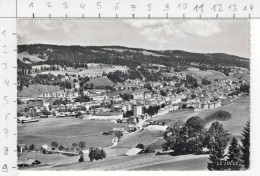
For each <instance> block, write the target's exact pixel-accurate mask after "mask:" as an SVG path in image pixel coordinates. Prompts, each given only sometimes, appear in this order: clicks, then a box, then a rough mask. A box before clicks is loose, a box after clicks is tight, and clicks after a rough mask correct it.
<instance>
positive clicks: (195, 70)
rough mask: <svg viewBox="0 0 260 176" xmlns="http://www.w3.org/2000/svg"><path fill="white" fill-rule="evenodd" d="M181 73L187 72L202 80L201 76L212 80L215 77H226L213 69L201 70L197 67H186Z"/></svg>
mask: <svg viewBox="0 0 260 176" xmlns="http://www.w3.org/2000/svg"><path fill="white" fill-rule="evenodd" d="M182 73H183V74H185V75H186V74H189V75H192V76H194V77H195V78H196V79H198V80H200V81H201V80H202V79H203V78H206V79H207V80H209V81H211V82H212V81H214V80H215V79H218V80H222V79H227V76H226V75H224V74H223V73H221V72H219V71H215V70H206V71H202V70H200V69H198V68H188V69H187V70H185V71H183V72H182Z"/></svg>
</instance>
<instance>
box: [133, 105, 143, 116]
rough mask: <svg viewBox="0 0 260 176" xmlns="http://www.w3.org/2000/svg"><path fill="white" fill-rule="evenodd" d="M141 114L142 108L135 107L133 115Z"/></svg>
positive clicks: (139, 106)
mask: <svg viewBox="0 0 260 176" xmlns="http://www.w3.org/2000/svg"><path fill="white" fill-rule="evenodd" d="M142 114H143V107H142V106H141V105H135V106H134V108H133V115H134V116H139V115H142Z"/></svg>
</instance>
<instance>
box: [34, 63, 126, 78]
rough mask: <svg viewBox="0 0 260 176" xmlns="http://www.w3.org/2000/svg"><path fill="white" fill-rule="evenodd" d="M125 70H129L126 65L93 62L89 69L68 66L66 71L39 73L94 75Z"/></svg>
mask: <svg viewBox="0 0 260 176" xmlns="http://www.w3.org/2000/svg"><path fill="white" fill-rule="evenodd" d="M117 70H119V71H125V70H128V68H127V67H124V66H116V65H112V67H110V66H100V65H99V64H93V65H91V66H89V67H88V69H84V68H77V69H74V68H71V67H68V68H67V70H66V71H45V72H41V73H39V74H49V73H51V74H53V75H56V76H57V75H58V74H60V75H65V74H66V73H67V74H69V75H70V74H75V75H80V76H89V75H93V74H102V73H103V72H115V71H117ZM35 75H36V74H32V76H35Z"/></svg>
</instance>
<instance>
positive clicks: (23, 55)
mask: <svg viewBox="0 0 260 176" xmlns="http://www.w3.org/2000/svg"><path fill="white" fill-rule="evenodd" d="M17 57H18V59H19V60H20V61H22V62H24V63H27V64H31V63H33V62H41V61H44V59H41V58H39V57H38V56H34V55H30V54H29V53H28V52H22V53H19V54H18V55H17ZM23 58H28V59H30V61H23Z"/></svg>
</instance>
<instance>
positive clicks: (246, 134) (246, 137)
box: [241, 121, 250, 169]
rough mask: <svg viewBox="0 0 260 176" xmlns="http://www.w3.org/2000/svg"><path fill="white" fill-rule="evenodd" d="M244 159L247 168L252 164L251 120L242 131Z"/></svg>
mask: <svg viewBox="0 0 260 176" xmlns="http://www.w3.org/2000/svg"><path fill="white" fill-rule="evenodd" d="M242 136H243V137H242V139H241V142H242V161H243V165H244V167H245V169H249V166H250V159H249V158H250V122H249V121H248V122H247V124H246V126H245V127H244V130H243V132H242Z"/></svg>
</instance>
